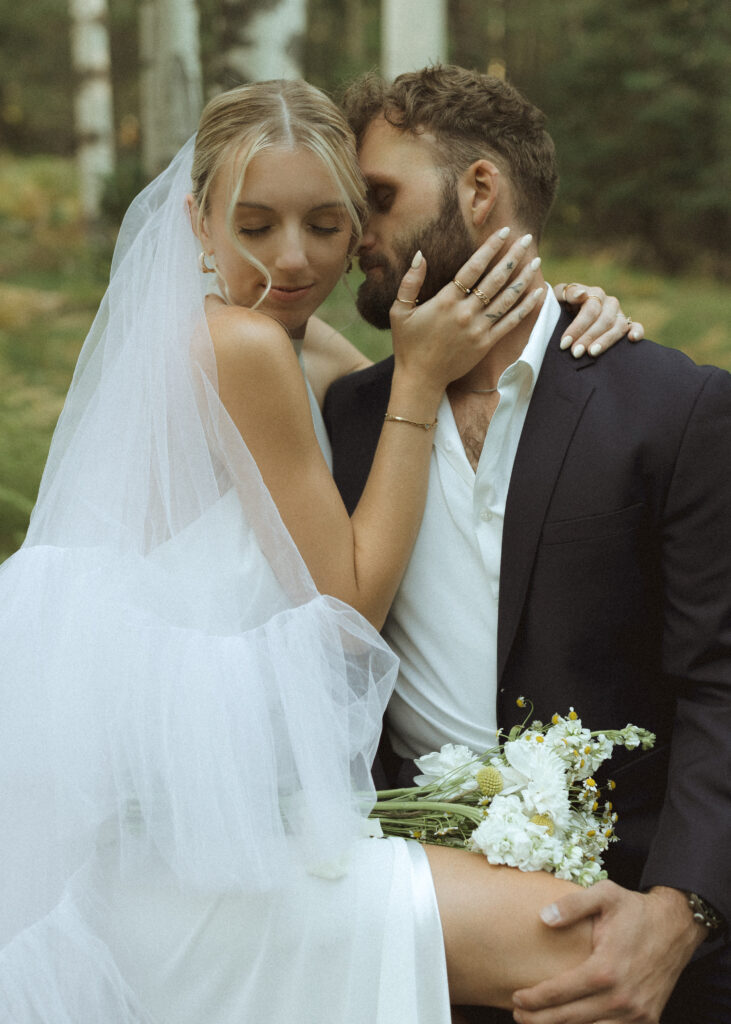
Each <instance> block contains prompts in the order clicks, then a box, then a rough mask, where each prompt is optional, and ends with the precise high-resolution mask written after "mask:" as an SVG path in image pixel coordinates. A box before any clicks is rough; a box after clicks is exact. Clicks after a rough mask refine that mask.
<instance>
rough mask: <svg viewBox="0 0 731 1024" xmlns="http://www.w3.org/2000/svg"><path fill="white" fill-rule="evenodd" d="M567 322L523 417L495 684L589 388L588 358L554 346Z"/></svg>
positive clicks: (562, 324)
mask: <svg viewBox="0 0 731 1024" xmlns="http://www.w3.org/2000/svg"><path fill="white" fill-rule="evenodd" d="M568 323H569V319H568V317H566V316H565V315H562V316H561V318H560V320H559V323H558V325H557V328H556V330H555V331H554V333H553V335H552V337H551V340H550V341H549V343H548V348H547V349H546V355H545V357H544V360H543V365H542V367H541V372H540V374H539V376H538V380H537V382H536V386H535V390H534V392H533V396H532V398H531V402H530V406H529V407H528V414H527V416H526V420H525V424H524V426H523V431H522V433H521V437H520V444H519V445H518V451H517V453H516V456H515V463H514V465H513V472H512V475H511V478H510V487H509V489H508V497H507V503H506V508H505V524H504V528H503V543H502V557H501V566H500V602H499V615H498V643H497V646H498V649H497V673H498V681H499V680H500V679H501V677H502V674H503V671H504V669H505V665H506V662H507V660H508V655H509V653H510V649H511V647H512V645H513V641H514V639H515V633H516V630H517V628H518V623H519V622H520V616H521V613H522V610H523V605H524V603H525V597H526V594H527V591H528V584H529V582H530V576H531V572H532V569H533V563H534V561H535V557H536V551H537V548H538V540H539V538H540V535H541V530H542V529H543V522H544V519H545V517H546V512H547V509H548V506H549V503H550V500H551V495H552V493H553V490H554V487H555V484H556V480H557V478H558V475H559V472H560V470H561V465H562V463H563V460H564V457H565V454H566V450H567V448H568V446H569V444H570V442H571V438H572V437H573V434H574V431H575V430H576V427H577V424H578V422H579V420H580V419H581V415H582V413H583V411H584V407H585V406H586V403H587V402H588V400H589V397H590V395H591V393H592V391H593V390H594V386H593V384H592V382H591V374H590V373H589V374H587V373H581V372H579V371H581V370H583V369H590V368H591V367H592V366H593V365H594V361H593V360H592V359H590V358H589V357H587V356H584V357H583V358H582V359H580V360H574V359H572V357H571V355H570V353H567V352H562V351H561V349H560V348H559V342H560V339H561V338H562V337H563V334H564V332H565V330H566V327H567V326H568Z"/></svg>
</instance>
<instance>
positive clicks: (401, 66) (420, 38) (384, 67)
mask: <svg viewBox="0 0 731 1024" xmlns="http://www.w3.org/2000/svg"><path fill="white" fill-rule="evenodd" d="M446 60H447V3H446V0H381V71H382V73H383V77H384V78H387V79H390V78H395V77H396V75H400V74H401V72H402V71H417V70H418V69H419V68H422V67H424V65H425V64H434V63H437V62H439V61H446Z"/></svg>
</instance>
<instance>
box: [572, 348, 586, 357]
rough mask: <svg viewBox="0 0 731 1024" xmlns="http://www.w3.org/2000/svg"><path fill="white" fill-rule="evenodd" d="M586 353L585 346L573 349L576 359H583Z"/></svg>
mask: <svg viewBox="0 0 731 1024" xmlns="http://www.w3.org/2000/svg"><path fill="white" fill-rule="evenodd" d="M585 352H586V349H585V348H584V346H583V345H577V346H576V348H573V349H572V350H571V354H572V356H573V357H574V359H581V357H582V356H583V354H584V353H585Z"/></svg>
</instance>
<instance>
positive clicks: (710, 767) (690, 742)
mask: <svg viewBox="0 0 731 1024" xmlns="http://www.w3.org/2000/svg"><path fill="white" fill-rule="evenodd" d="M662 521H663V533H662V537H661V539H660V542H661V565H662V573H663V580H662V591H663V594H664V609H663V620H664V630H663V652H662V654H663V670H664V675H665V678H666V680H667V681H668V683H669V684H670V685H672V686H673V687H674V689H675V690H676V692H677V694H678V700H677V710H676V717H675V722H674V725H673V736H672V744H671V757H670V770H669V775H668V787H667V791H666V795H665V801H664V804H663V808H662V812H661V815H660V823H659V827H658V830H657V832H656V834H655V837H654V840H653V842H652V845H651V848H650V853H649V857H648V859H647V862H646V865H645V870H644V873H643V877H642V886H643V888H644V887H649V886H651V885H669V886H673V887H675V888H679V889H686V890H692V891H697V892H699V893H700V894H701V895H702V896H704V897H705V898H706V899H708V900H709V901H710V902H711V903H712V904H713V906H715V907H716V908H717V909H718V910H720V911H721V912H722V913H723V914H724V916H725V917H726V920H727V921H729V922H731V857H730V856H729V850H731V376H729V374H727V373H725V372H723V371H720V370H718V371H713V372H711V373H710V374H709V376H708V377H707V379H706V381H705V384H704V386H703V388H702V389H701V390H700V392H699V394H698V397H697V399H696V401H695V404H694V406H693V409H692V411H691V414H690V416H689V418H688V422H687V425H686V428H685V431H684V434H683V438H682V442H681V445H680V447H679V449H678V453H677V459H676V462H675V466H674V470H673V474H672V478H671V481H670V485H669V487H668V491H667V499H666V504H665V510H664V515H663V519H662Z"/></svg>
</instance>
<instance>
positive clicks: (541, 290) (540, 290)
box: [533, 288, 543, 299]
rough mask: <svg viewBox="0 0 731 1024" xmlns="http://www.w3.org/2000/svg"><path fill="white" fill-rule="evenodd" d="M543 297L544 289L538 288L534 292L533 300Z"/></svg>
mask: <svg viewBox="0 0 731 1024" xmlns="http://www.w3.org/2000/svg"><path fill="white" fill-rule="evenodd" d="M541 295H543V289H542V288H536V290H535V291H534V292H533V298H534V299H540V297H541Z"/></svg>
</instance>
